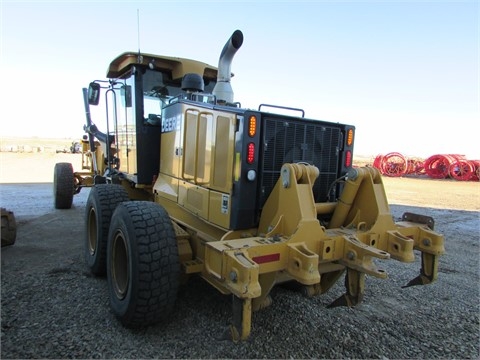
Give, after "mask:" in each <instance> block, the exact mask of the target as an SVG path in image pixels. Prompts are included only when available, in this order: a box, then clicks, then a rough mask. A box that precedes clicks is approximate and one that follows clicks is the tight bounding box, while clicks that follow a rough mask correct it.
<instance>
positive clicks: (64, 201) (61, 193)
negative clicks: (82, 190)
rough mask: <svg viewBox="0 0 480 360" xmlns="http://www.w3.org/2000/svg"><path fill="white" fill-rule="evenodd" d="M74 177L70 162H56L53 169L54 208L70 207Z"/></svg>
mask: <svg viewBox="0 0 480 360" xmlns="http://www.w3.org/2000/svg"><path fill="white" fill-rule="evenodd" d="M74 189H75V178H74V176H73V167H72V164H70V163H65V162H64V163H56V164H55V168H54V169H53V197H54V200H55V201H54V205H55V209H70V208H71V207H72V202H73V193H74Z"/></svg>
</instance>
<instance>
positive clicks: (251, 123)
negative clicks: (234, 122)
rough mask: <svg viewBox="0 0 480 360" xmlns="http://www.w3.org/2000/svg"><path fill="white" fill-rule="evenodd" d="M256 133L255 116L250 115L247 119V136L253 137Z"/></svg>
mask: <svg viewBox="0 0 480 360" xmlns="http://www.w3.org/2000/svg"><path fill="white" fill-rule="evenodd" d="M256 133H257V117H256V116H254V115H252V116H250V118H249V119H248V136H250V137H254V136H255V134H256Z"/></svg>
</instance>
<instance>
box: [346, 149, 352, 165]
mask: <svg viewBox="0 0 480 360" xmlns="http://www.w3.org/2000/svg"><path fill="white" fill-rule="evenodd" d="M345 166H346V167H350V166H352V152H351V151H350V150H347V152H346V153H345Z"/></svg>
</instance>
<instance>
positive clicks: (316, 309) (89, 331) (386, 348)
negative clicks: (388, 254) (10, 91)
mask: <svg viewBox="0 0 480 360" xmlns="http://www.w3.org/2000/svg"><path fill="white" fill-rule="evenodd" d="M475 189H478V187H476V188H475ZM444 191H448V190H444ZM0 192H1V194H2V197H1V201H2V204H7V205H8V204H11V205H12V206H16V208H14V211H15V215H16V217H17V221H18V225H19V227H18V234H17V242H16V244H15V245H14V246H12V247H8V248H3V249H2V252H1V271H2V272H1V285H2V287H1V306H2V307H1V328H2V330H1V358H2V359H7V358H383V359H385V358H389V359H400V358H456V359H459V358H461V359H467V358H472V359H473V358H475V359H478V358H480V320H479V314H480V311H479V310H480V302H479V299H480V287H479V285H480V284H479V271H480V270H479V269H480V266H479V265H480V264H479V258H480V257H479V253H480V251H479V240H480V239H479V234H480V228H479V224H480V222H479V212H478V209H477V210H475V211H462V210H454V209H449V208H444V209H439V208H429V207H422V208H420V207H412V206H405V205H391V210H392V213H393V215H394V216H395V217H396V218H399V217H400V216H401V214H402V213H403V212H405V211H412V212H418V213H424V214H429V215H430V216H433V217H434V218H435V220H436V230H437V231H439V232H441V233H443V234H444V235H445V239H446V251H447V254H446V255H445V256H443V257H441V258H440V270H439V279H438V281H437V282H436V283H434V284H431V285H428V286H422V287H419V286H417V287H411V288H408V289H402V288H401V286H402V285H405V284H406V283H407V282H408V281H409V280H410V279H412V278H414V277H415V276H416V275H417V274H418V270H419V268H420V260H419V259H418V257H417V260H416V262H415V263H413V264H402V263H399V262H396V261H394V260H390V261H386V262H378V263H377V264H378V265H379V266H380V267H383V268H384V269H385V270H386V271H387V272H388V273H389V278H388V279H387V280H380V279H376V278H372V277H368V278H367V284H366V294H365V298H364V302H363V303H362V305H361V306H359V307H357V308H355V309H349V308H334V309H327V308H326V306H327V305H328V304H329V303H330V302H332V301H333V300H334V299H336V298H337V297H338V296H340V295H341V294H342V293H343V292H344V288H343V281H339V282H338V283H337V284H336V285H335V286H334V287H333V288H332V289H331V290H330V291H329V292H328V293H327V294H324V295H321V296H318V297H314V298H305V297H303V296H302V295H301V294H300V293H299V292H296V291H293V290H291V289H288V288H286V287H277V288H275V289H274V290H273V292H272V295H273V299H274V301H273V305H272V306H270V307H269V308H267V309H264V310H262V311H260V312H257V313H254V315H253V326H252V334H251V337H250V339H249V340H248V341H245V342H241V343H233V342H231V341H226V340H221V337H222V334H223V333H224V331H225V330H226V329H227V325H228V323H229V321H230V318H231V308H230V302H231V299H230V297H228V296H224V295H221V294H220V293H219V292H217V291H216V290H215V289H213V288H212V287H211V286H209V285H208V284H206V283H205V282H203V281H202V280H201V279H199V278H196V277H193V278H191V279H190V280H189V282H188V283H187V284H185V285H184V286H183V287H182V288H181V291H180V293H179V296H178V301H177V304H176V307H175V310H174V312H173V313H172V314H171V316H170V318H169V319H168V321H167V322H165V323H162V324H158V325H156V326H152V327H149V328H147V329H143V330H129V329H126V328H124V327H122V326H121V325H120V323H119V322H118V321H117V320H116V319H115V317H114V315H113V314H112V313H111V312H110V309H109V301H108V294H107V282H106V279H105V278H96V277H93V276H91V275H90V274H89V272H88V271H87V268H86V266H85V264H84V259H83V252H82V250H83V221H84V220H83V210H84V206H85V202H86V198H87V196H88V190H87V191H82V193H81V194H79V195H77V196H76V197H75V199H74V206H73V208H72V209H70V210H54V209H53V208H52V199H51V184H36V185H31V184H22V185H0ZM18 194H22V196H21V197H20V196H18ZM391 203H392V201H391ZM15 204H16V205H15ZM2 206H5V205H2ZM7 207H8V206H7Z"/></svg>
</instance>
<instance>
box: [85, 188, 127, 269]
mask: <svg viewBox="0 0 480 360" xmlns="http://www.w3.org/2000/svg"><path fill="white" fill-rule="evenodd" d="M124 201H128V193H127V191H126V190H125V189H124V188H123V187H122V186H121V185H116V184H99V185H95V186H94V187H92V188H91V190H90V194H89V195H88V200H87V205H86V207H85V228H86V232H85V261H86V263H87V266H88V267H89V269H90V271H91V272H92V274H94V275H97V276H103V275H105V274H106V272H107V242H108V229H109V227H110V220H111V218H112V214H113V212H114V211H115V209H116V207H117V206H118V204H120V203H122V202H124Z"/></svg>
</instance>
